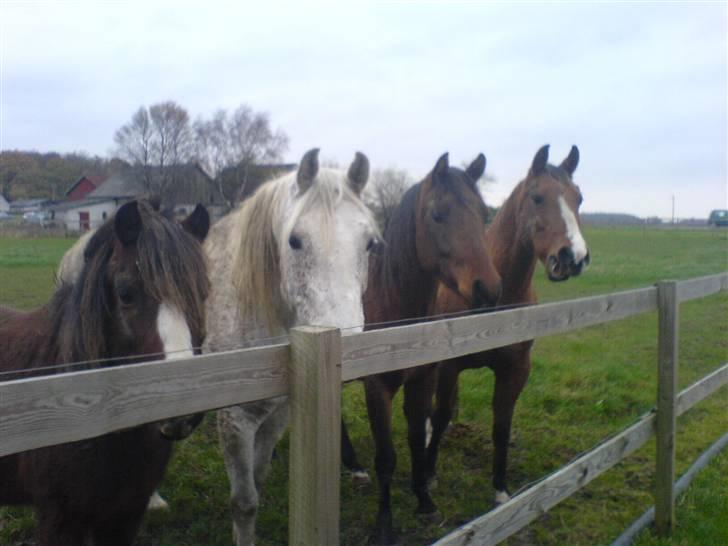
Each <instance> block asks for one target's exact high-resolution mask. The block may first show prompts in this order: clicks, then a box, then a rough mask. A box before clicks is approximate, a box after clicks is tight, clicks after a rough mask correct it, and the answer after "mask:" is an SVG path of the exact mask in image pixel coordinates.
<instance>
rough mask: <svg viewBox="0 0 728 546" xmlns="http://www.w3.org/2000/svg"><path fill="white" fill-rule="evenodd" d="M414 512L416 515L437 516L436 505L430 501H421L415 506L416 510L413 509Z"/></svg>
mask: <svg viewBox="0 0 728 546" xmlns="http://www.w3.org/2000/svg"><path fill="white" fill-rule="evenodd" d="M415 514H417V515H418V516H424V517H431V516H435V517H437V506H435V503H434V502H432V501H425V502H421V503H419V505H418V506H417V510H415Z"/></svg>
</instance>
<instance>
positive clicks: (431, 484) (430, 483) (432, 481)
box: [427, 476, 440, 491]
mask: <svg viewBox="0 0 728 546" xmlns="http://www.w3.org/2000/svg"><path fill="white" fill-rule="evenodd" d="M439 483H440V482H439V481H438V479H437V476H430V477H429V478H428V479H427V489H428V490H430V491H432V490H433V489H437V485H438V484H439Z"/></svg>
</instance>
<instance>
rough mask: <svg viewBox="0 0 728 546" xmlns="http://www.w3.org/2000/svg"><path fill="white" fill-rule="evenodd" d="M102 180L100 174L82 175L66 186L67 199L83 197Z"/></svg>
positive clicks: (74, 199)
mask: <svg viewBox="0 0 728 546" xmlns="http://www.w3.org/2000/svg"><path fill="white" fill-rule="evenodd" d="M103 181H104V178H103V177H102V176H82V177H81V178H79V179H78V180H76V182H75V183H74V184H73V185H72V186H71V187H70V188H68V190H67V191H66V200H67V201H80V200H81V199H85V198H86V195H88V194H89V193H91V192H92V191H94V190H95V189H96V188H97V187H98V185H99V184H101V182H103Z"/></svg>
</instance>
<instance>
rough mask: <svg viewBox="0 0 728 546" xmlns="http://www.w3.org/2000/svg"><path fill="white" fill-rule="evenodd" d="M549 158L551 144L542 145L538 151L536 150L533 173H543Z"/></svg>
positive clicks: (532, 165)
mask: <svg viewBox="0 0 728 546" xmlns="http://www.w3.org/2000/svg"><path fill="white" fill-rule="evenodd" d="M548 160H549V145H548V144H546V145H544V146H541V148H540V149H539V151H538V152H536V156H535V157H534V158H533V163H532V164H531V175H533V176H538V175H539V174H541V173H542V172H543V171H544V169H546V163H547V162H548Z"/></svg>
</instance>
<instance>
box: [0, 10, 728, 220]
mask: <svg viewBox="0 0 728 546" xmlns="http://www.w3.org/2000/svg"><path fill="white" fill-rule="evenodd" d="M303 4H304V3H303V2H296V3H283V2H272V1H266V2H251V3H242V2H241V3H237V2H236V3H232V2H230V3H225V4H216V3H214V2H211V1H209V0H208V1H206V2H204V3H199V2H195V3H192V2H190V3H186V2H181V1H176V2H169V3H166V2H156V1H152V0H147V1H146V2H113V3H112V2H104V3H102V2H96V3H93V4H92V3H82V2H70V1H65V2H54V3H51V2H32V1H27V0H26V1H24V2H22V3H21V2H17V3H16V2H9V1H8V0H0V48H1V50H0V93H1V96H0V109H1V110H0V148H1V149H35V150H39V151H52V150H53V151H59V152H68V151H76V150H85V151H87V152H90V153H92V154H99V155H106V154H108V153H109V152H110V150H111V146H112V137H113V133H114V131H115V130H116V129H117V128H118V127H119V126H121V125H122V124H124V123H125V122H127V121H128V120H129V118H130V117H131V114H132V113H133V112H134V111H135V110H136V109H137V108H139V106H141V105H150V104H153V103H155V102H159V101H161V100H166V99H173V100H176V101H177V102H178V103H180V104H181V105H182V106H184V107H185V108H187V109H188V111H189V112H190V114H191V116H192V117H193V118H195V117H197V116H200V115H202V116H209V115H210V114H212V113H213V112H214V111H215V110H216V109H218V108H227V109H234V108H236V107H237V106H238V105H239V104H240V103H248V104H249V105H250V106H252V107H253V108H254V109H255V110H264V111H267V112H269V114H270V116H271V119H272V121H273V125H274V126H276V127H280V128H282V129H283V130H284V131H285V132H286V133H287V134H288V136H289V137H290V148H289V151H288V152H287V154H286V159H287V160H289V161H298V159H299V158H300V156H301V155H302V154H303V152H305V151H306V150H307V149H309V148H312V147H315V146H318V147H321V149H322V152H321V153H322V156H323V157H324V158H328V159H331V160H335V161H338V162H339V163H342V164H345V163H348V162H349V161H350V159H351V158H353V156H354V152H355V151H356V150H361V151H363V152H365V153H366V154H367V155H368V156H369V158H370V160H371V162H372V165H373V167H375V168H376V167H388V166H397V167H400V168H405V169H407V170H408V171H409V172H410V173H411V175H412V176H413V177H415V178H417V179H419V178H421V177H422V176H423V175H424V174H425V173H426V172H427V171H428V170H430V168H431V167H432V166H433V165H434V163H435V161H436V159H437V157H438V156H439V155H440V154H442V153H443V152H445V151H449V152H450V157H451V162H452V163H453V164H461V163H462V162H464V161H469V160H471V159H472V158H474V157H475V156H476V155H477V153H478V152H481V151H482V152H484V153H485V155H486V157H487V158H488V171H489V172H490V173H491V174H492V175H493V176H495V177H496V179H497V182H496V183H495V184H493V185H491V186H490V187H489V188H488V190H487V191H486V200H487V201H488V202H489V203H490V204H495V205H497V204H499V203H500V202H501V201H502V199H503V198H504V197H505V196H507V195H508V193H509V192H510V191H511V189H512V188H513V186H514V185H515V184H516V183H517V182H518V181H519V180H520V179H521V178H522V177H523V176H524V175H525V173H526V171H527V169H528V166H529V164H530V162H531V159H532V158H533V155H534V154H535V152H536V150H537V149H538V147H540V146H541V145H542V144H545V143H550V144H551V151H552V162H553V163H558V162H560V161H561V159H563V157H564V156H565V155H566V154H567V153H568V150H569V148H570V146H571V145H572V144H577V145H578V146H579V149H580V151H581V163H580V165H579V169H578V170H577V172H576V176H575V178H576V181H577V183H579V184H580V186H581V188H582V191H583V193H584V197H585V201H584V205H583V210H585V211H614V212H617V211H619V212H628V213H633V214H638V215H640V216H648V215H658V216H661V217H668V216H670V213H671V196H672V195H673V194H674V195H675V199H676V206H677V210H676V213H677V215H678V216H681V217H688V216H697V217H706V216H707V214H708V211H709V210H710V209H713V208H718V207H721V208H727V207H728V195H727V189H726V171H727V168H726V153H727V152H726V146H727V139H726V124H727V122H728V118H727V113H726V102H727V100H728V99H727V98H726V97H727V96H728V89H727V84H726V79H727V77H726V72H727V64H726V63H727V61H726V40H727V37H726V36H727V31H726V26H727V25H726V19H727V17H728V13H727V8H726V3H725V2H714V3H698V2H689V3H688V2H685V3H669V4H667V3H646V2H644V3H637V2H629V3H615V2H610V3H609V4H607V3H592V4H588V5H575V4H571V3H566V2H559V3H548V4H544V3H539V4H533V3H518V4H516V5H514V4H513V3H509V4H506V3H496V4H489V5H476V4H472V3H469V4H453V3H450V2H447V3H445V2H442V3H431V2H429V3H424V2H406V3H405V2H402V3H392V2H386V3H373V4H370V3H366V4H365V3H363V2H356V3H341V2H339V3H336V4H333V3H329V4H323V3H319V4H314V5H303Z"/></svg>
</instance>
